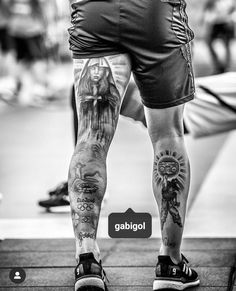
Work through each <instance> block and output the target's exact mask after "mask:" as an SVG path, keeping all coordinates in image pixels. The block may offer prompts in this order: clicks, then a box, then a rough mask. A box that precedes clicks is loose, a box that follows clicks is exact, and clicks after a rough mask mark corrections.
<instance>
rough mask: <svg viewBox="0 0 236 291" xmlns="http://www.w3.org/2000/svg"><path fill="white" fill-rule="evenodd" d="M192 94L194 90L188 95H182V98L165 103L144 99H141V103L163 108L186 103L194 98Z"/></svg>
mask: <svg viewBox="0 0 236 291" xmlns="http://www.w3.org/2000/svg"><path fill="white" fill-rule="evenodd" d="M194 95H195V92H192V93H191V94H190V95H187V96H184V97H182V98H180V99H178V100H175V101H171V102H167V103H161V104H156V103H151V102H146V101H144V100H142V103H143V105H144V106H146V107H148V108H152V109H165V108H169V107H174V106H178V105H181V104H184V103H187V102H189V101H191V100H193V99H194Z"/></svg>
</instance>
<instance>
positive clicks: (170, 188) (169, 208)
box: [154, 150, 187, 229]
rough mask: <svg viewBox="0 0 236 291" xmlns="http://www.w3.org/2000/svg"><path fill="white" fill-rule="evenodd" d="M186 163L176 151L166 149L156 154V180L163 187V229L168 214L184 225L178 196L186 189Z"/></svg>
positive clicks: (179, 224)
mask: <svg viewBox="0 0 236 291" xmlns="http://www.w3.org/2000/svg"><path fill="white" fill-rule="evenodd" d="M186 173H187V171H186V164H185V162H184V158H183V156H181V155H180V156H178V154H177V153H176V152H171V151H168V150H167V151H165V152H161V153H160V154H159V155H157V156H156V159H155V162H154V178H155V182H156V183H157V184H159V185H160V187H161V195H162V201H161V229H163V228H164V224H165V222H166V220H167V217H168V214H169V215H170V216H171V217H172V219H173V222H174V223H176V224H177V225H178V226H179V227H183V224H182V221H181V217H180V214H179V210H178V208H179V206H180V202H178V199H177V196H178V195H180V194H181V191H183V190H184V183H185V180H186Z"/></svg>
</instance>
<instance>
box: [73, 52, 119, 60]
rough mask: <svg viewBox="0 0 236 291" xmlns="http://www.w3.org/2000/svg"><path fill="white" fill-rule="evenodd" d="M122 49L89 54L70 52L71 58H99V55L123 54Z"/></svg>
mask: <svg viewBox="0 0 236 291" xmlns="http://www.w3.org/2000/svg"><path fill="white" fill-rule="evenodd" d="M124 53H125V52H123V51H113V52H98V53H91V54H85V53H84V54H78V53H74V52H72V58H73V59H92V58H101V57H107V56H114V55H120V54H124Z"/></svg>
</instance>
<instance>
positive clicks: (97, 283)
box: [75, 277, 105, 291]
mask: <svg viewBox="0 0 236 291" xmlns="http://www.w3.org/2000/svg"><path fill="white" fill-rule="evenodd" d="M88 286H90V287H97V288H100V289H102V290H105V286H104V282H103V281H102V279H100V278H95V277H87V278H81V279H79V280H77V281H76V282H75V291H77V290H79V288H81V287H88Z"/></svg>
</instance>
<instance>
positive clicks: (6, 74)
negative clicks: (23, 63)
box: [0, 0, 17, 100]
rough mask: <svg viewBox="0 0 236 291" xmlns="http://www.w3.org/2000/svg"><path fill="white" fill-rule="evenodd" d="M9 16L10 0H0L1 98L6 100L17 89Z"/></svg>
mask: <svg viewBox="0 0 236 291" xmlns="http://www.w3.org/2000/svg"><path fill="white" fill-rule="evenodd" d="M9 16H10V12H9V3H8V0H0V98H1V99H4V100H5V99H6V100H8V99H9V98H12V96H13V95H14V93H15V91H16V90H17V86H16V85H17V84H15V82H14V79H13V78H12V77H11V73H12V72H11V68H12V67H13V64H14V57H13V54H12V50H11V45H10V38H9V33H8V22H9Z"/></svg>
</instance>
